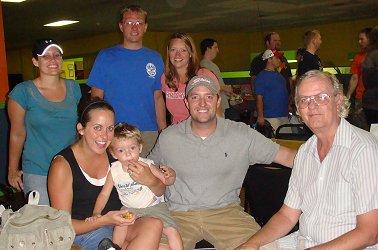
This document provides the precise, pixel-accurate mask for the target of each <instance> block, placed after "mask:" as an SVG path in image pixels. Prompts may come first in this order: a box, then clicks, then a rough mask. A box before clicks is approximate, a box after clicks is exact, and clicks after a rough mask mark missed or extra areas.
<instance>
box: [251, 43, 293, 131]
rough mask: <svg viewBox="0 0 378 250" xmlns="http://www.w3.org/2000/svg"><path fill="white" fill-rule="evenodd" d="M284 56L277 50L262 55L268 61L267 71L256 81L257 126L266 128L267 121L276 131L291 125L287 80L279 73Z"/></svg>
mask: <svg viewBox="0 0 378 250" xmlns="http://www.w3.org/2000/svg"><path fill="white" fill-rule="evenodd" d="M282 56H283V53H280V52H278V51H276V50H273V51H272V50H270V49H268V50H266V51H265V52H264V54H263V55H262V59H263V60H264V61H266V66H265V69H264V70H263V71H261V72H260V73H259V74H258V75H257V76H256V79H255V94H256V108H257V124H259V125H261V126H264V124H265V120H267V121H268V122H269V123H270V124H271V125H272V127H273V129H274V130H277V128H278V127H279V126H280V125H283V124H289V123H290V121H289V118H288V116H289V97H288V94H287V88H286V82H285V78H284V77H283V76H282V75H281V74H280V73H279V72H277V69H278V67H280V64H281V60H280V58H281V57H282ZM290 132H291V131H290Z"/></svg>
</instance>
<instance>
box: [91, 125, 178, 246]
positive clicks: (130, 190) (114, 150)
mask: <svg viewBox="0 0 378 250" xmlns="http://www.w3.org/2000/svg"><path fill="white" fill-rule="evenodd" d="M142 147H143V146H142V135H141V133H140V131H139V129H138V128H136V127H134V126H132V125H129V124H127V123H124V122H121V123H118V124H117V125H116V126H115V128H114V138H113V140H112V142H111V144H110V153H111V154H112V156H113V157H114V158H115V159H117V160H118V161H116V162H113V163H112V166H111V168H110V173H109V174H108V176H107V178H106V181H105V184H104V187H103V188H102V190H101V192H100V194H99V196H98V197H97V200H96V205H95V207H94V209H93V215H92V217H90V218H87V220H88V221H95V220H97V219H98V218H100V217H101V212H102V210H103V209H104V207H105V205H106V203H107V202H108V201H109V197H110V194H111V191H112V190H113V187H115V188H116V189H117V192H118V197H119V199H120V200H121V203H122V205H123V207H122V210H126V211H128V212H129V216H130V218H131V216H133V217H134V218H136V219H139V218H142V217H155V218H159V219H161V220H162V221H163V223H164V229H163V233H164V234H165V235H166V236H167V238H168V243H169V247H170V248H171V249H172V250H179V249H183V248H182V240H181V236H180V234H179V233H178V232H177V229H176V228H177V225H176V223H175V221H174V219H173V218H172V217H171V216H170V214H169V211H168V207H167V205H166V204H165V202H164V196H160V194H159V195H156V194H155V190H151V189H149V188H148V187H147V186H145V185H142V184H140V183H138V179H139V173H138V172H133V171H132V170H131V168H130V167H129V166H130V165H134V163H139V164H142V165H145V166H146V167H149V168H150V170H151V172H152V174H153V175H154V176H155V177H157V178H158V179H159V180H160V181H161V182H163V183H164V185H167V186H169V185H172V184H173V183H174V182H175V179H176V173H175V171H174V170H173V169H171V168H169V167H166V166H160V169H159V168H157V167H156V166H155V165H153V162H152V161H151V160H149V159H146V158H142V157H140V156H139V154H140V152H142ZM159 191H160V190H159ZM127 230H128V227H127V226H125V227H119V226H115V227H114V231H113V243H114V244H117V245H118V246H116V249H117V248H119V249H121V248H120V247H119V246H122V245H123V244H124V242H125V239H126V235H127Z"/></svg>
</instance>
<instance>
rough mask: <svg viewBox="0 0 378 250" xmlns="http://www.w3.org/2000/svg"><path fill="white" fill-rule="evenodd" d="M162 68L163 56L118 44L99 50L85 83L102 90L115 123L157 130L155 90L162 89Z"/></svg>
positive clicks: (146, 49) (143, 129) (142, 129)
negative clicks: (111, 110)
mask: <svg viewBox="0 0 378 250" xmlns="http://www.w3.org/2000/svg"><path fill="white" fill-rule="evenodd" d="M163 70H164V63H163V59H162V58H161V56H160V54H159V53H157V52H156V51H153V50H151V49H148V48H144V47H143V48H141V49H137V50H129V49H125V48H123V47H121V46H120V45H117V46H114V47H111V48H107V49H104V50H102V51H100V53H99V54H98V56H97V58H96V61H95V63H94V65H93V68H92V71H91V73H90V75H89V78H88V83H87V84H88V85H89V86H91V87H96V88H98V89H101V90H103V91H104V99H105V100H106V101H108V102H109V103H110V104H111V105H112V106H113V108H114V110H115V112H116V123H118V122H121V121H122V122H127V123H129V124H132V125H134V126H137V127H138V128H139V129H140V130H141V131H157V130H158V125H157V121H156V111H155V100H154V92H155V91H156V90H161V76H162V74H163Z"/></svg>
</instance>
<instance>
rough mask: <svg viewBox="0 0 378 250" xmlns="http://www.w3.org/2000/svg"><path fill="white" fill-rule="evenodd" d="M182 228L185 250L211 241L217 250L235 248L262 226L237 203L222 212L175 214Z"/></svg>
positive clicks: (219, 210)
mask: <svg viewBox="0 0 378 250" xmlns="http://www.w3.org/2000/svg"><path fill="white" fill-rule="evenodd" d="M171 214H172V216H173V218H174V219H175V220H176V223H177V225H178V228H179V232H180V234H181V237H182V239H183V242H184V249H185V250H192V249H194V247H195V245H196V243H197V242H198V241H200V240H202V239H205V240H207V241H208V242H210V243H211V244H212V245H214V247H215V248H216V249H217V250H223V249H235V248H236V247H237V246H239V245H241V244H242V243H244V242H245V241H247V240H248V238H249V237H251V236H252V235H253V234H255V233H256V232H257V231H258V230H259V229H260V226H259V225H258V224H257V223H256V222H255V220H254V219H253V218H252V217H251V216H250V215H249V214H247V213H245V212H244V209H243V208H242V207H241V206H240V205H239V204H237V203H233V204H230V205H229V206H227V207H224V208H219V209H206V210H190V211H187V212H171Z"/></svg>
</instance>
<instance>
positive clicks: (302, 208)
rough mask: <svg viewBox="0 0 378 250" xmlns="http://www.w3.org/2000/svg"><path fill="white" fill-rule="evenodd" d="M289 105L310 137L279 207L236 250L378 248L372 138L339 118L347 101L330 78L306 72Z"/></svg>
mask: <svg viewBox="0 0 378 250" xmlns="http://www.w3.org/2000/svg"><path fill="white" fill-rule="evenodd" d="M295 103H296V106H297V108H298V112H299V114H300V116H301V117H302V119H303V120H304V122H305V123H306V125H307V126H308V127H309V128H310V129H311V130H312V131H313V132H314V136H312V137H311V138H310V139H309V140H308V141H307V142H306V143H305V144H303V145H302V146H301V148H300V149H299V151H298V154H297V156H296V159H295V162H294V167H293V172H292V175H291V179H290V182H289V188H288V192H287V194H286V198H285V201H284V205H283V206H282V208H281V209H280V210H279V211H278V212H277V213H276V214H275V215H274V216H273V217H272V218H271V219H270V221H269V222H268V223H267V224H266V225H265V226H264V227H263V228H262V229H261V230H260V231H259V232H258V233H256V234H255V235H253V236H252V237H251V238H250V239H249V240H248V241H247V242H246V243H245V244H243V245H242V246H240V247H239V248H237V249H378V245H377V242H378V192H377V188H378V168H377V166H378V154H377V152H378V140H377V138H375V137H374V136H373V135H372V134H371V133H369V132H366V131H364V130H361V129H359V128H357V127H355V126H353V125H351V124H349V123H348V122H347V121H346V120H345V119H344V118H343V117H345V116H346V115H347V114H348V109H349V103H348V100H347V99H345V97H344V96H343V88H342V85H341V84H340V83H339V82H338V80H337V79H336V77H335V76H333V75H331V74H329V73H325V72H321V71H318V70H312V71H308V72H307V73H305V74H304V75H303V76H302V77H301V78H300V79H299V81H298V83H297V86H296V91H295ZM298 220H299V231H297V232H295V233H293V234H290V235H288V236H286V237H283V236H285V235H286V234H287V233H288V232H289V231H290V230H291V229H292V228H293V227H294V225H295V224H296V223H297V221H298ZM280 237H283V238H280ZM277 239H278V240H277ZM268 243H269V244H268Z"/></svg>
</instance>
